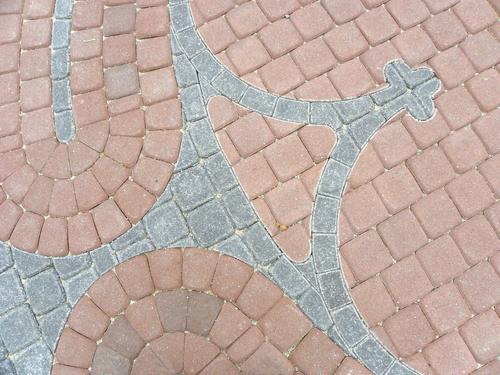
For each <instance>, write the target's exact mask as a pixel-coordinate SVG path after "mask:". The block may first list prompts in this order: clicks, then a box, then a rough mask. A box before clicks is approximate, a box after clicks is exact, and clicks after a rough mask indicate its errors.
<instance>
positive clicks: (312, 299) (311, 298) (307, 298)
mask: <svg viewBox="0 0 500 375" xmlns="http://www.w3.org/2000/svg"><path fill="white" fill-rule="evenodd" d="M299 306H300V307H301V309H302V311H303V312H304V314H306V315H307V316H308V317H309V318H310V319H311V320H312V321H313V323H314V324H315V326H317V327H318V328H319V329H321V330H323V331H327V330H328V328H329V327H330V326H331V325H332V324H333V321H332V318H331V317H330V314H329V313H328V309H327V308H326V306H325V303H324V302H323V298H322V297H321V295H320V294H319V293H318V292H317V291H316V290H314V289H309V290H307V291H306V292H305V293H304V294H303V295H302V296H301V297H300V299H299Z"/></svg>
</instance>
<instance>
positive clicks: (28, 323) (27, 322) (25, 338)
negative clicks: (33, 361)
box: [0, 304, 40, 353]
mask: <svg viewBox="0 0 500 375" xmlns="http://www.w3.org/2000/svg"><path fill="white" fill-rule="evenodd" d="M0 336H1V338H2V341H3V343H4V344H5V347H6V348H7V350H8V351H9V352H10V353H15V352H17V351H19V350H21V349H23V348H25V347H27V346H28V345H30V344H31V343H33V342H35V341H36V339H37V338H38V337H40V331H39V330H38V324H37V323H36V320H35V317H34V316H33V313H32V312H31V310H30V308H29V307H28V305H26V304H24V305H21V306H18V307H16V308H15V309H13V310H11V311H9V312H8V313H7V314H5V315H4V316H2V317H0Z"/></svg>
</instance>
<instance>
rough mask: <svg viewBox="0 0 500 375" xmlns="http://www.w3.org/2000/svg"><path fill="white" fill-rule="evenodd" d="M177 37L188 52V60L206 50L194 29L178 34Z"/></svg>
mask: <svg viewBox="0 0 500 375" xmlns="http://www.w3.org/2000/svg"><path fill="white" fill-rule="evenodd" d="M176 35H177V41H178V42H179V44H180V45H181V47H182V49H183V50H184V52H186V55H187V57H188V58H191V57H193V56H195V55H197V54H198V53H200V52H201V51H203V50H204V49H205V48H206V47H205V44H204V43H203V41H202V40H201V38H200V36H199V35H198V33H197V32H196V30H195V29H194V28H193V27H188V28H187V29H184V30H182V31H180V32H178V33H176Z"/></svg>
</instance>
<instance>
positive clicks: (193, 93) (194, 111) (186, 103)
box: [181, 85, 207, 122]
mask: <svg viewBox="0 0 500 375" xmlns="http://www.w3.org/2000/svg"><path fill="white" fill-rule="evenodd" d="M181 101H182V108H183V111H184V115H185V116H186V120H187V121H190V122H192V121H196V120H200V119H202V118H204V117H206V116H207V111H206V109H205V106H204V105H203V104H204V102H203V95H202V93H201V88H200V85H193V86H189V87H186V88H184V89H182V90H181Z"/></svg>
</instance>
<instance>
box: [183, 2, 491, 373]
mask: <svg viewBox="0 0 500 375" xmlns="http://www.w3.org/2000/svg"><path fill="white" fill-rule="evenodd" d="M191 8H192V10H193V13H194V15H195V19H196V23H197V25H198V28H199V31H200V33H201V34H202V36H203V38H204V40H205V42H206V43H207V45H208V46H209V48H211V50H212V52H214V53H215V54H216V55H217V57H218V58H219V60H220V61H221V62H223V63H224V64H225V65H226V66H227V67H228V68H229V69H231V70H232V71H233V72H235V73H236V74H238V75H239V76H240V77H242V78H243V79H244V80H246V81H248V82H250V83H252V84H254V85H256V86H258V87H261V88H263V89H266V90H267V91H270V92H273V93H277V94H280V95H288V96H292V97H295V98H299V99H319V100H322V99H324V100H334V99H338V98H346V97H350V96H358V95H361V94H363V93H366V92H369V91H371V90H372V89H374V88H375V87H376V86H378V85H379V84H381V83H382V82H383V74H382V68H383V66H384V65H385V64H386V63H387V62H388V61H390V60H392V59H394V58H402V59H403V60H404V61H406V62H407V63H408V64H410V65H412V66H419V65H426V66H430V67H431V68H432V69H433V70H434V71H435V72H436V74H437V76H438V77H439V78H440V79H441V81H442V83H443V87H442V89H441V91H440V93H439V94H438V95H437V99H436V104H437V108H438V113H437V115H436V117H435V118H434V119H432V120H431V121H429V122H426V123H418V122H416V121H414V120H412V119H411V118H410V117H409V116H406V115H405V116H398V117H397V118H395V119H393V120H392V121H390V122H389V123H388V124H387V125H386V126H385V127H384V128H383V129H382V130H381V131H380V132H379V133H377V134H376V135H375V136H374V138H373V140H372V141H371V142H369V144H368V145H367V147H366V148H365V149H364V150H363V151H362V153H361V155H360V158H359V160H358V162H357V164H356V165H355V167H354V168H353V171H352V174H351V176H350V178H349V181H348V186H347V189H346V191H345V192H344V198H343V201H342V212H341V215H340V242H341V245H342V247H341V258H342V264H343V269H344V274H345V277H346V278H347V280H348V282H349V284H350V286H351V292H352V296H353V298H354V300H355V302H356V304H357V306H358V308H359V310H360V311H361V313H362V315H363V317H364V319H365V321H366V322H367V323H368V324H369V325H370V326H371V327H372V329H373V331H374V332H375V333H376V335H377V336H378V337H379V338H380V339H381V340H382V341H383V342H384V343H386V345H387V347H389V348H390V349H391V350H392V351H393V352H394V353H395V354H396V355H398V356H400V357H401V358H403V360H405V361H406V362H407V363H409V364H410V365H412V366H413V367H414V368H415V369H417V370H419V371H421V372H422V373H424V374H450V373H464V374H465V373H472V372H474V371H476V369H477V368H479V367H481V369H480V370H477V371H478V373H483V372H484V373H496V372H498V366H499V362H498V360H497V359H496V358H497V357H498V355H499V354H500V342H499V341H498V337H500V335H499V331H498V327H499V323H500V319H499V318H498V316H499V314H500V313H499V311H498V310H499V307H498V306H499V303H500V300H499V298H500V295H499V294H498V291H499V290H500V273H499V271H500V270H499V268H498V260H497V259H498V254H499V251H500V240H499V236H500V231H499V228H500V226H499V224H498V222H499V221H498V217H499V212H500V211H499V209H500V203H499V201H498V200H499V198H500V196H499V195H498V187H497V186H498V184H499V181H498V177H497V176H498V173H497V172H496V171H497V170H498V166H499V165H500V164H498V162H497V159H498V153H499V151H500V148H499V147H498V145H499V144H500V143H499V139H500V138H499V135H500V132H499V131H498V127H497V126H496V125H497V124H498V121H499V119H500V118H499V115H500V112H499V110H498V106H499V104H500V92H499V87H500V78H499V77H500V75H499V73H498V64H499V62H500V43H499V40H500V37H499V35H500V34H499V30H500V28H499V23H498V11H499V8H498V4H497V3H496V2H495V1H487V0H481V1H473V0H463V1H459V0H453V1H433V0H412V1H399V0H381V1H369V0H356V1H335V2H332V1H301V0H296V1H295V0H294V1H287V2H282V3H280V4H278V3H277V2H273V1H264V0H262V1H260V0H257V1H235V2H230V1H229V2H218V3H217V5H213V6H212V7H207V6H206V4H205V2H204V1H202V0H192V1H191ZM220 35H224V37H219V36H220ZM215 36H217V37H215ZM250 56H251V58H249V57H250ZM217 100H219V102H217V104H212V106H213V107H214V108H215V107H219V106H222V105H226V104H224V102H223V100H221V99H217ZM214 101H215V100H214ZM225 113H226V117H225V116H223V115H221V114H219V115H213V114H212V112H211V115H212V120H213V123H214V126H215V127H216V130H217V132H218V136H219V141H220V142H221V145H222V146H223V149H224V151H225V153H226V155H227V157H228V159H229V161H230V162H231V164H233V165H234V168H235V170H236V172H237V175H238V177H239V178H240V181H241V182H242V185H243V187H244V189H245V190H246V193H247V195H248V196H249V197H251V198H253V196H252V195H253V194H255V193H254V190H252V189H264V190H266V191H267V190H270V189H273V188H275V186H276V184H278V183H279V182H278V181H279V178H278V176H277V175H276V174H275V171H274V169H273V168H272V163H273V161H271V160H270V159H269V158H266V157H260V156H257V157H255V167H254V169H253V170H259V171H260V170H265V171H272V172H273V173H269V172H268V173H262V175H261V176H259V175H258V174H257V173H254V174H252V172H250V176H247V180H249V181H248V182H247V183H245V177H244V175H243V174H241V173H238V171H237V169H238V164H239V163H243V162H247V160H248V159H251V158H252V157H253V156H248V155H245V153H246V152H247V151H248V149H247V148H248V147H249V146H250V144H247V143H245V144H242V145H238V141H237V138H236V137H235V139H233V137H231V134H230V131H231V126H234V123H237V122H238V121H241V119H239V117H238V116H241V117H243V119H245V117H248V116H249V115H248V114H246V113H244V112H243V113H242V111H241V110H240V109H236V110H234V109H232V108H228V109H227V110H226V111H225ZM250 116H255V115H254V114H250ZM250 118H251V117H250ZM251 119H252V125H254V126H257V125H255V124H256V123H261V122H260V121H257V119H256V118H251ZM249 120H250V119H249ZM259 120H260V119H259ZM217 124H220V127H218V126H219V125H217ZM266 124H267V127H264V126H261V127H262V131H261V130H259V138H256V137H255V139H253V143H254V144H255V145H258V146H257V147H256V149H257V151H256V152H257V153H256V155H259V153H262V154H263V155H264V156H265V155H266V154H265V150H266V147H270V146H269V144H273V140H272V138H271V136H270V135H272V134H275V133H274V132H275V129H277V130H276V131H277V132H282V134H281V135H280V137H282V138H285V137H286V136H288V134H291V133H292V132H293V131H296V129H293V127H292V126H288V127H287V126H286V125H284V124H281V126H280V127H279V128H278V127H274V126H273V125H271V124H270V121H267V122H266ZM269 129H270V130H271V132H269V131H268V130H269ZM299 132H300V131H299ZM311 132H312V130H311ZM266 134H267V136H266ZM278 138H279V137H278ZM240 143H241V142H240ZM239 146H240V147H239ZM305 146H306V148H307V145H306V144H305ZM316 147H317V145H316ZM307 149H308V150H309V151H310V149H309V148H307ZM311 149H314V146H313V147H311ZM253 150H254V149H252V150H251V151H248V152H249V153H251V152H254V151H253ZM261 150H264V151H261ZM268 156H269V155H268ZM293 156H295V155H293ZM309 158H311V154H309V155H306V156H304V157H303V158H302V159H301V160H300V162H297V163H294V165H295V166H297V168H298V166H299V165H301V163H306V161H307V160H309ZM276 160H277V161H276ZM276 160H275V163H276V162H282V160H279V159H276ZM289 160H290V161H291V160H292V158H289V159H287V161H289ZM257 166H259V167H258V168H259V169H257ZM262 166H264V167H262ZM312 169H314V167H313V168H312ZM301 173H302V172H298V171H296V172H295V173H294V176H293V177H295V178H299V179H301V178H302V174H301ZM318 173H319V172H318ZM298 176H300V177H298ZM312 182H314V180H312ZM311 186H312V189H311V191H312V192H314V188H315V183H313V184H312V185H311ZM265 197H266V195H264V199H261V198H256V199H255V200H254V201H253V202H254V207H256V208H257V211H258V212H259V214H260V216H261V218H262V219H263V220H264V221H265V222H266V223H268V225H267V227H268V230H269V231H270V232H271V233H273V234H275V233H276V232H278V231H279V227H278V228H276V225H275V223H280V221H279V220H277V218H276V217H275V215H274V213H273V211H272V209H271V210H270V209H269V206H268V200H266V199H265ZM294 197H297V199H298V197H300V194H295V195H294ZM264 203H266V205H265V204H264ZM306 224H307V223H306ZM273 225H274V226H273ZM284 233H286V232H284ZM276 238H277V239H278V237H276ZM295 244H297V243H295ZM280 245H281V246H282V248H283V249H284V251H285V252H287V244H286V243H280ZM301 246H303V245H301ZM303 254H304V255H305V254H307V253H306V252H305V251H304V253H303ZM289 255H290V254H289ZM294 260H298V259H294ZM374 300H375V303H374ZM473 327H474V328H473ZM473 332H474V333H473ZM451 353H453V355H451Z"/></svg>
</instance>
